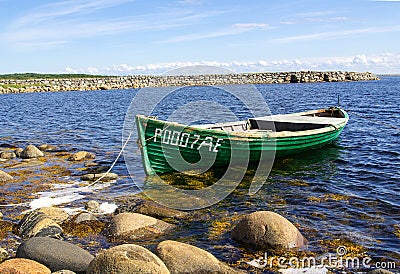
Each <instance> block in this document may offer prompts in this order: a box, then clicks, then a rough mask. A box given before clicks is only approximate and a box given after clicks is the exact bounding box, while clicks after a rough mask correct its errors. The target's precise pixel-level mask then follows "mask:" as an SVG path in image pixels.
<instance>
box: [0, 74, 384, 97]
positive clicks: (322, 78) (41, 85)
mask: <svg viewBox="0 0 400 274" xmlns="http://www.w3.org/2000/svg"><path fill="white" fill-rule="evenodd" d="M370 80H379V78H378V77H377V76H376V75H375V74H373V73H370V72H346V71H331V72H318V71H300V72H264V73H241V74H212V75H190V76H183V75H178V76H144V75H138V76H123V77H111V76H110V77H101V78H71V79H26V80H12V79H0V93H4V94H6V93H25V92H47V91H72V90H109V89H129V88H144V87H166V86H194V85H240V84H283V83H314V82H345V81H370Z"/></svg>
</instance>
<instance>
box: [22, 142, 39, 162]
mask: <svg viewBox="0 0 400 274" xmlns="http://www.w3.org/2000/svg"><path fill="white" fill-rule="evenodd" d="M43 156H44V154H43V152H42V151H41V150H40V149H38V148H37V147H35V146H34V145H28V146H27V147H26V148H25V149H24V150H23V151H22V152H21V153H20V157H21V158H23V159H31V158H38V157H43Z"/></svg>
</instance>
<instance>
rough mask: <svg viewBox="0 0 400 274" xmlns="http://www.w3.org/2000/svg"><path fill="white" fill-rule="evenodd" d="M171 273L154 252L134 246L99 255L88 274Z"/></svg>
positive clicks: (121, 247)
mask: <svg viewBox="0 0 400 274" xmlns="http://www.w3.org/2000/svg"><path fill="white" fill-rule="evenodd" d="M109 273H115V274H117V273H118V274H131V273H148V274H152V273H158V274H163V273H165V274H168V273H170V272H169V271H168V269H167V267H166V266H165V264H164V263H163V262H162V261H161V260H160V259H159V258H158V257H157V256H156V255H154V254H153V253H152V252H150V251H149V250H147V249H146V248H144V247H141V246H138V245H134V244H124V245H119V246H115V247H112V248H110V249H108V250H104V251H103V252H101V253H99V254H98V255H97V256H96V258H95V259H94V260H93V261H92V262H91V263H90V265H89V267H88V270H87V274H109Z"/></svg>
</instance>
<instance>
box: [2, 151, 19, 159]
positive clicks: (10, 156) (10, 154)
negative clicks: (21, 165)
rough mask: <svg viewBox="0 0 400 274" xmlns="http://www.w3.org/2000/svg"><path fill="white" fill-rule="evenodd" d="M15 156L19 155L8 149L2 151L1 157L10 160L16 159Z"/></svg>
mask: <svg viewBox="0 0 400 274" xmlns="http://www.w3.org/2000/svg"><path fill="white" fill-rule="evenodd" d="M15 157H17V155H15V153H14V152H8V151H3V152H0V158H2V159H7V160H9V159H14V158H15Z"/></svg>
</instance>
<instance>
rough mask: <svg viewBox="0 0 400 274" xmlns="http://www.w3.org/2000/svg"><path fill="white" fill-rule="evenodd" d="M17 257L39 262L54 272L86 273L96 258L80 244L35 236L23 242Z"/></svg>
mask: <svg viewBox="0 0 400 274" xmlns="http://www.w3.org/2000/svg"><path fill="white" fill-rule="evenodd" d="M16 257H18V258H26V259H31V260H34V261H36V262H39V263H41V264H43V265H45V266H47V267H48V268H50V269H51V271H53V272H54V271H59V270H71V271H74V272H76V273H82V272H83V273H84V272H85V271H86V270H87V267H88V266H89V263H90V262H91V261H92V260H93V258H94V257H93V256H92V255H91V254H90V253H89V252H88V251H86V250H84V249H82V248H80V247H78V246H75V245H73V244H70V243H67V242H63V241H61V240H57V239H53V238H48V237H34V238H31V239H29V240H27V241H25V242H23V243H22V244H21V245H20V246H19V247H18V249H17V255H16Z"/></svg>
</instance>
